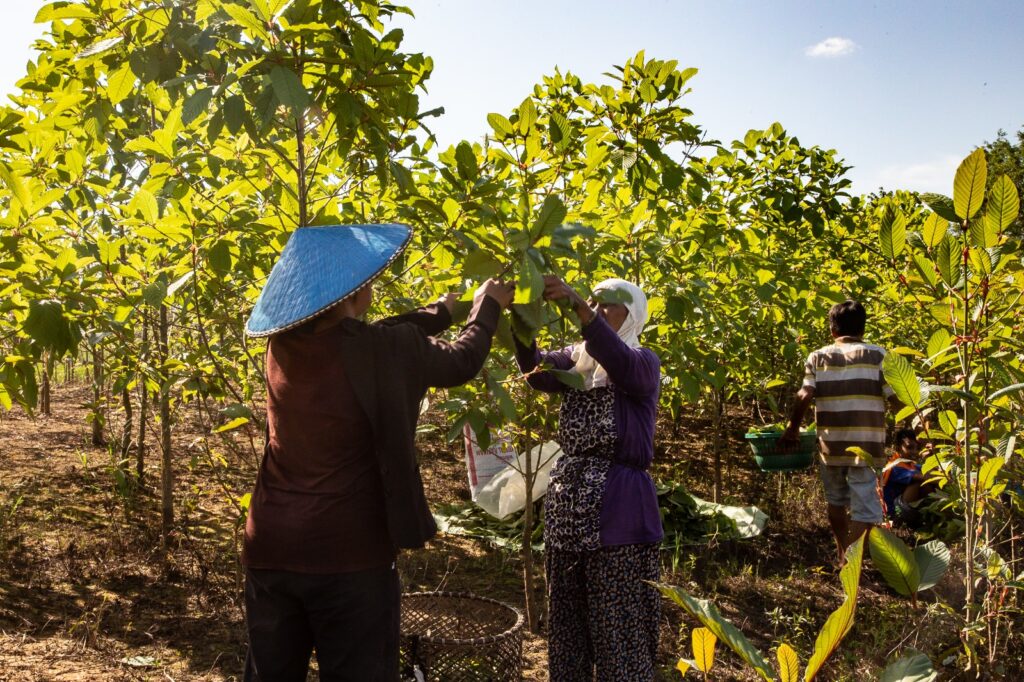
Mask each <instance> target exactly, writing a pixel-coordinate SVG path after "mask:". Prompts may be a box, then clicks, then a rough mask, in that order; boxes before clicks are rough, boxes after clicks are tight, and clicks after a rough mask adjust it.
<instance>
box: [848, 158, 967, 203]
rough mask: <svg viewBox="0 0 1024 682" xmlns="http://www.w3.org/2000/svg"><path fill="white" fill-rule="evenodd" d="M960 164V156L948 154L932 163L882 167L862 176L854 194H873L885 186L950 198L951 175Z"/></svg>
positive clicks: (954, 173) (951, 188)
mask: <svg viewBox="0 0 1024 682" xmlns="http://www.w3.org/2000/svg"><path fill="white" fill-rule="evenodd" d="M960 161H961V157H959V156H953V155H947V156H942V157H939V158H937V159H933V160H931V161H924V162H918V163H906V164H896V165H890V166H884V167H882V168H880V169H878V170H877V171H874V172H870V171H869V172H867V173H865V176H866V177H865V182H864V186H863V187H857V188H856V191H863V192H873V191H875V190H876V189H878V188H879V187H884V188H885V189H908V190H913V191H916V192H938V193H940V194H946V195H952V192H953V176H954V175H956V169H957V166H959V165H960ZM858 184H859V183H858Z"/></svg>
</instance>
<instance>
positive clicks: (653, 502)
mask: <svg viewBox="0 0 1024 682" xmlns="http://www.w3.org/2000/svg"><path fill="white" fill-rule="evenodd" d="M583 341H584V343H585V344H586V349H587V352H588V353H590V355H591V356H592V357H593V358H594V359H595V360H597V361H598V362H599V363H600V364H601V366H602V367H604V369H605V371H606V372H607V373H608V377H609V379H611V384H612V385H613V386H614V388H615V426H616V431H617V432H618V440H617V442H616V444H615V452H614V455H613V460H612V461H613V465H612V468H611V471H610V472H609V474H608V480H607V483H606V487H605V491H604V498H603V501H602V505H601V544H602V545H604V546H610V545H633V544H645V543H651V542H660V541H661V539H662V538H663V537H664V532H663V531H662V527H661V517H660V516H659V514H658V496H657V492H656V491H655V488H654V481H653V480H652V479H651V476H650V474H648V473H647V469H648V467H650V465H651V460H652V459H654V422H655V415H656V413H657V409H658V391H659V388H660V386H659V381H660V378H661V373H660V370H661V361H660V360H659V359H658V356H657V355H655V354H654V353H653V352H652V351H650V350H648V349H646V348H630V347H629V346H627V345H626V344H625V343H623V342H622V339H620V338H619V335H618V334H616V333H615V331H614V330H613V329H612V328H611V327H610V326H608V323H607V322H605V320H604V318H603V317H601V316H600V315H597V316H595V317H594V319H593V321H591V322H590V323H589V324H588V325H587V326H585V327H584V328H583ZM571 354H572V347H571V346H570V347H568V348H565V349H562V350H560V351H551V352H546V353H542V352H540V351H539V350H538V349H537V344H536V343H534V344H532V345H531V346H530V347H529V348H527V347H526V346H523V345H521V344H520V343H519V341H518V340H516V361H517V362H518V363H519V369H520V370H521V371H523V372H524V373H526V372H529V371H531V370H533V369H534V368H535V367H537V365H539V364H540V363H541V362H545V361H546V363H547V364H548V365H549V366H551V367H553V368H554V369H560V370H569V369H572V367H573V364H574V363H573V361H572V357H571ZM528 382H529V384H530V386H532V387H533V388H535V389H537V390H539V391H544V392H546V393H560V392H563V391H565V390H566V388H567V386H566V385H565V384H563V383H562V382H561V381H559V380H558V379H557V378H556V377H554V376H553V375H551V374H550V373H549V372H538V373H535V374H531V375H530V377H529V378H528Z"/></svg>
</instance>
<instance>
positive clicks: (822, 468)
mask: <svg viewBox="0 0 1024 682" xmlns="http://www.w3.org/2000/svg"><path fill="white" fill-rule="evenodd" d="M818 472H819V473H820V474H821V482H822V484H823V485H824V486H825V501H826V502H828V503H829V504H830V505H832V506H833V507H849V508H850V519H851V520H853V521H860V522H861V523H881V522H882V501H881V500H880V499H878V477H877V476H876V475H875V470H874V469H872V468H871V467H866V466H865V467H840V466H828V465H826V464H819V465H818Z"/></svg>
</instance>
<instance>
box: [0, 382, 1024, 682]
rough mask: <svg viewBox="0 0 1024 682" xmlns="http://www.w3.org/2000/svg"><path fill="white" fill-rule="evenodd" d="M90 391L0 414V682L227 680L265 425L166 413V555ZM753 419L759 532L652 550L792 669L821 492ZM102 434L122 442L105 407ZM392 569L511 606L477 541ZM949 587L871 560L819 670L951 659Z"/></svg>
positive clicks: (676, 631)
mask: <svg viewBox="0 0 1024 682" xmlns="http://www.w3.org/2000/svg"><path fill="white" fill-rule="evenodd" d="M89 399H90V395H89V391H88V389H87V387H85V386H83V385H77V384H69V385H58V386H56V387H55V392H54V395H53V414H52V415H50V416H37V417H35V418H30V417H28V416H26V415H24V414H22V413H20V412H12V413H7V414H5V415H4V416H3V417H2V418H0V682H6V681H11V682H14V681H17V682H21V681H34V680H69V681H70V680H74V681H85V680H196V681H200V680H203V681H205V680H209V681H213V680H218V681H227V680H238V679H240V676H241V675H240V674H241V670H242V667H243V662H244V657H245V648H246V642H245V630H244V625H243V612H242V607H241V600H240V594H241V576H242V574H241V571H240V567H239V565H238V561H237V548H238V542H239V536H238V527H239V526H238V522H239V519H240V516H239V512H238V508H237V506H236V501H237V498H238V497H239V496H241V495H243V494H244V493H246V492H248V490H249V489H250V488H251V486H252V483H253V480H254V475H255V471H254V463H255V461H256V457H255V453H254V450H253V448H252V447H251V445H250V440H249V436H252V438H253V440H254V441H255V440H258V439H259V435H258V434H248V435H247V434H244V433H237V434H236V438H235V439H234V445H231V443H228V444H227V445H228V447H213V448H212V449H209V450H208V449H207V447H206V443H207V442H208V441H207V439H206V438H205V437H204V436H205V434H207V433H208V432H209V427H208V425H205V424H203V423H200V420H199V419H198V411H193V410H192V409H191V408H189V407H188V406H181V407H179V408H178V411H177V414H176V420H177V423H176V424H175V430H174V434H175V446H174V447H175V449H174V461H175V467H176V472H177V478H176V481H175V491H176V504H177V509H176V519H175V526H174V534H173V537H172V542H171V546H170V547H169V548H168V550H167V551H166V552H165V551H163V550H162V549H161V543H160V508H159V500H158V493H157V490H158V488H159V454H158V453H159V451H158V449H157V447H156V446H155V443H156V434H155V433H151V434H149V435H148V440H149V443H150V450H149V453H148V455H147V460H146V476H147V478H146V480H145V487H144V488H143V489H141V490H135V489H133V488H132V487H131V486H130V485H128V484H126V483H123V481H124V478H123V476H122V473H123V471H124V469H125V466H128V467H133V466H134V464H133V463H128V464H127V465H125V464H123V463H121V464H119V463H118V462H117V457H115V456H114V455H112V454H111V452H112V451H116V448H108V447H96V446H93V445H91V444H90V439H89V425H88V424H87V422H86V415H87V414H88V409H87V407H86V406H85V403H87V401H88V400H89ZM748 422H749V417H748V416H746V415H744V414H742V413H739V412H738V411H735V412H733V413H732V414H730V416H729V419H728V430H729V434H730V435H729V439H728V441H727V443H726V444H725V446H724V453H723V457H724V465H725V466H724V470H725V480H724V491H725V494H724V500H723V501H725V502H730V503H742V504H757V505H758V506H760V507H761V508H762V509H763V510H764V511H765V512H766V513H768V514H769V516H770V519H771V520H770V523H769V526H768V529H767V531H766V532H765V534H764V535H763V536H761V537H759V538H757V539H755V540H751V541H745V542H717V541H713V542H711V543H710V544H708V545H705V546H701V547H684V548H680V549H679V550H666V552H665V555H664V561H663V566H664V574H663V579H664V581H665V582H668V583H671V584H674V585H678V586H680V587H683V588H685V589H687V590H688V591H690V592H691V593H692V594H694V595H696V596H698V597H702V598H708V599H711V600H713V601H714V602H715V603H716V604H718V605H719V607H720V608H721V610H722V611H723V613H724V614H725V615H726V616H727V617H729V618H731V619H732V620H733V622H734V623H735V624H736V625H737V626H738V627H739V628H740V629H741V630H742V631H744V632H745V633H747V635H748V636H749V637H750V639H751V641H753V642H754V644H755V645H757V646H758V647H760V648H761V649H762V651H764V652H766V655H767V656H769V657H770V660H774V655H773V653H772V652H773V650H774V648H775V647H776V646H778V644H779V643H780V642H782V641H786V642H789V643H790V644H791V645H792V646H793V647H794V648H795V649H796V650H797V651H798V652H800V656H801V659H802V660H803V661H806V658H807V656H808V655H809V652H810V651H811V650H812V649H813V644H814V638H815V636H816V634H817V631H818V628H820V626H821V625H822V623H824V621H825V619H826V618H827V617H828V614H829V613H830V612H831V611H832V610H833V609H835V608H836V607H837V606H838V605H839V604H840V603H841V601H842V593H841V591H840V589H839V581H838V578H837V575H836V570H835V568H834V567H833V566H832V555H833V549H832V544H831V543H832V541H831V538H830V535H829V533H828V529H827V526H826V523H825V520H824V519H825V517H824V512H825V507H824V502H823V500H822V499H821V493H820V486H819V485H818V484H817V481H816V478H815V477H814V475H813V472H810V471H808V472H802V473H796V474H788V475H766V474H762V473H759V472H757V471H756V470H754V469H753V468H752V467H751V464H750V462H748V459H749V455H748V452H747V450H746V446H745V444H744V443H743V439H742V434H743V432H744V431H745V430H746V427H747V425H748ZM108 426H109V427H110V428H109V431H110V432H112V433H114V434H115V435H116V431H117V429H118V428H119V425H118V424H117V423H116V418H114V417H112V418H111V424H109V425H108ZM677 426H678V428H676V427H675V426H674V425H672V424H663V425H662V426H661V427H660V428H659V438H658V445H657V457H656V460H657V466H656V471H655V473H656V475H657V477H659V478H662V479H672V480H676V481H682V482H683V483H685V484H686V485H688V486H689V487H690V488H691V490H692V491H693V492H694V493H695V494H697V495H700V496H702V497H706V498H708V499H710V497H711V490H710V488H711V481H712V479H713V465H712V459H711V456H710V454H709V453H710V438H711V434H710V433H709V431H710V425H709V423H708V422H706V421H704V420H702V419H700V418H698V417H696V416H687V417H685V418H684V420H683V421H682V422H681V423H680V424H679V425H677ZM440 432H443V429H440V430H438V433H440ZM112 440H113V439H112ZM423 450H424V452H423V458H422V459H423V475H424V480H425V484H426V486H427V489H428V498H429V499H430V500H431V501H432V503H435V504H440V503H447V502H456V501H460V500H466V499H468V495H469V493H468V490H467V487H466V481H465V478H466V477H465V470H464V467H463V464H462V460H461V455H460V453H459V451H458V448H457V447H455V446H453V445H449V444H446V443H444V442H443V441H442V440H441V438H440V436H439V435H436V436H428V437H426V438H425V439H424V441H423ZM400 569H401V574H402V580H403V585H404V587H405V589H406V590H408V591H416V590H437V589H445V590H452V591H468V592H473V593H475V594H480V595H484V596H488V597H492V598H495V599H499V600H501V601H504V602H507V603H510V604H513V605H515V606H517V607H520V608H522V607H523V597H522V566H521V563H520V562H519V560H518V558H517V557H516V556H514V555H512V554H510V553H508V552H504V551H497V550H494V549H491V548H489V547H487V546H485V545H483V544H482V543H480V542H478V541H475V540H470V539H466V538H461V537H455V536H440V537H439V538H438V539H437V540H436V541H434V542H432V543H430V545H429V546H428V547H427V548H426V549H425V550H421V551H416V552H406V553H404V554H403V555H402V557H401V559H400ZM957 584H958V583H957V579H956V576H955V575H949V576H947V577H946V578H945V579H944V580H943V582H942V583H940V585H939V586H938V588H937V590H936V591H935V593H929V594H926V595H924V596H923V599H922V601H921V605H920V607H919V608H918V611H917V612H911V611H910V605H909V603H908V602H907V601H906V600H905V599H903V598H901V597H898V596H896V595H895V594H894V593H892V592H891V591H890V590H889V589H888V588H887V587H885V586H884V584H883V583H882V582H881V579H880V577H879V576H878V575H877V574H876V573H874V572H873V571H871V570H870V569H868V568H866V569H865V573H864V578H863V580H862V588H861V596H860V600H859V602H858V605H859V608H858V616H857V622H856V624H855V626H854V629H853V631H852V633H851V634H850V636H849V637H848V638H847V640H846V641H845V642H844V643H843V645H842V646H841V648H840V649H839V651H838V652H837V654H836V655H835V656H834V658H833V659H832V660H831V662H830V664H829V665H828V667H827V670H826V671H825V673H824V674H823V675H822V676H820V677H819V679H824V680H861V679H873V678H876V677H877V674H878V671H879V669H880V668H881V667H882V666H883V665H884V663H885V661H886V660H888V659H891V658H893V657H894V656H896V655H897V654H902V653H904V652H906V651H907V650H908V649H909V648H911V647H913V648H916V649H918V650H920V651H923V652H926V653H929V654H930V655H931V656H932V659H933V660H934V661H937V662H938V661H941V660H942V659H943V658H944V657H945V656H947V655H948V654H950V653H953V654H955V653H956V651H957V648H958V638H957V633H956V626H955V619H954V617H953V616H952V615H950V613H949V612H948V610H947V609H946V608H945V607H943V606H942V605H941V604H940V601H944V602H946V603H952V604H956V603H957V599H958V588H957ZM541 585H542V584H541ZM939 596H941V597H942V599H941V600H940V599H939ZM694 625H695V623H694V622H692V621H690V620H689V619H688V618H684V615H683V613H682V611H681V610H680V609H679V608H677V607H675V606H674V605H672V604H669V603H668V602H666V603H665V604H664V607H663V612H662V641H661V649H660V653H659V662H660V664H661V665H662V673H661V674H662V677H663V679H666V680H668V679H679V677H678V675H679V673H678V672H676V671H674V669H673V667H674V664H675V662H676V660H677V658H678V657H679V656H680V655H688V647H689V632H690V629H691V628H692V627H694ZM542 626H543V623H542ZM542 632H543V627H542ZM545 646H546V644H545V640H544V638H543V634H541V635H539V636H536V635H528V636H527V637H526V638H525V642H524V652H523V656H524V679H527V680H547V679H548V677H547V673H546V671H545V668H546V656H545ZM716 658H717V663H716V668H715V673H714V679H730V680H752V679H755V678H754V676H753V675H752V674H751V673H750V672H749V671H747V670H745V669H744V668H743V667H742V664H741V663H740V662H739V660H738V659H737V658H736V657H735V656H733V655H732V654H731V652H727V651H726V650H725V649H724V648H722V647H721V646H720V648H719V651H718V654H717V656H716ZM691 674H692V673H691ZM943 676H944V677H950V678H951V676H950V675H948V674H947V673H944V675H943ZM310 679H316V675H315V673H311V677H310ZM1007 679H1013V678H1007ZM1017 679H1020V678H1017Z"/></svg>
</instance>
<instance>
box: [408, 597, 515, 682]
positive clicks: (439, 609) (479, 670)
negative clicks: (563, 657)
mask: <svg viewBox="0 0 1024 682" xmlns="http://www.w3.org/2000/svg"><path fill="white" fill-rule="evenodd" d="M523 621H524V619H523V614H522V613H521V612H520V611H519V609H517V608H515V607H513V606H509V605H508V604H503V603H502V602H500V601H496V600H494V599H488V598H486V597H477V596H475V595H472V594H467V593H460V592H410V593H407V594H403V595H402V633H401V653H400V660H401V669H402V679H403V680H419V679H423V680H425V681H426V682H485V681H486V682H513V681H514V682H518V681H519V680H521V679H522V655H523Z"/></svg>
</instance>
